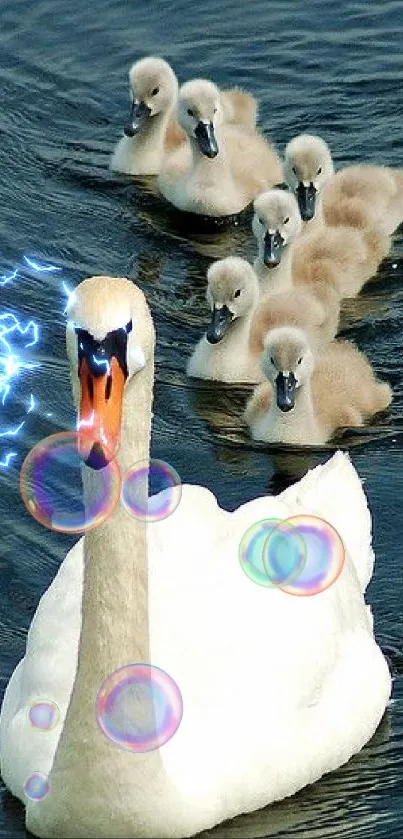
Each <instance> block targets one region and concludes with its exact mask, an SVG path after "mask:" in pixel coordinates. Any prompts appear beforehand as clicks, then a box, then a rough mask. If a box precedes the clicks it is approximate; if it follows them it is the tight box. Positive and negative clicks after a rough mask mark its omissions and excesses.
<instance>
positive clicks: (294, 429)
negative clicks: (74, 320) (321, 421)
mask: <svg viewBox="0 0 403 839" xmlns="http://www.w3.org/2000/svg"><path fill="white" fill-rule="evenodd" d="M273 390H274V393H275V387H274V388H273ZM267 419H268V424H269V427H270V429H271V435H272V436H271V439H272V440H273V442H274V441H275V442H282V443H297V444H298V443H299V444H300V445H304V444H310V443H313V442H315V441H316V437H317V433H318V429H317V423H316V418H315V412H314V406H313V400H312V389H311V382H310V380H308V381H307V382H305V384H304V385H303V386H302V387H299V388H297V389H296V391H295V405H294V408H293V409H292V410H291V411H288V412H286V411H281V410H280V408H279V407H278V406H277V402H276V398H275V396H274V397H273V399H272V402H271V405H270V408H269V412H268V418H267Z"/></svg>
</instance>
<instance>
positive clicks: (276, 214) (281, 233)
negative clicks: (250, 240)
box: [252, 189, 302, 268]
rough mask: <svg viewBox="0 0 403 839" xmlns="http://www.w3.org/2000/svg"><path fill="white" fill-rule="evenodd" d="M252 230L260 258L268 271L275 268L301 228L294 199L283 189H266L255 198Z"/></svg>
mask: <svg viewBox="0 0 403 839" xmlns="http://www.w3.org/2000/svg"><path fill="white" fill-rule="evenodd" d="M253 208H254V211H255V214H254V216H253V220H252V230H253V233H254V236H255V238H256V240H257V243H258V248H259V257H260V259H261V260H262V262H264V264H265V265H266V267H267V268H276V267H277V265H279V264H280V262H281V257H282V255H283V252H284V248H286V247H287V245H290V244H291V242H293V241H294V239H295V238H296V237H297V236H298V233H299V232H300V230H301V228H302V222H301V216H300V212H299V207H298V203H297V199H296V198H295V196H294V195H293V194H292V193H291V192H286V191H285V190H283V189H269V190H267V192H262V194H261V195H258V197H257V198H255V201H254V203H253Z"/></svg>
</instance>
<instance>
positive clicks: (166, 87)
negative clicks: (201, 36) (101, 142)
mask: <svg viewBox="0 0 403 839" xmlns="http://www.w3.org/2000/svg"><path fill="white" fill-rule="evenodd" d="M129 79H130V94H131V99H132V106H131V111H130V116H129V119H128V121H127V123H126V125H125V127H124V136H123V137H122V138H121V140H119V142H118V144H117V146H116V148H115V151H114V153H113V155H112V157H111V162H110V168H111V169H112V170H113V171H115V172H124V173H128V174H132V175H156V174H157V173H158V172H159V171H160V167H161V162H162V159H163V157H164V154H165V153H166V152H167V151H169V150H170V149H171V150H172V149H174V148H177V147H178V146H179V145H180V144H181V143H185V142H186V135H185V133H184V132H183V131H182V129H181V128H180V127H179V125H178V124H177V122H176V120H174V118H173V108H174V107H175V103H176V100H177V96H178V80H177V78H176V75H175V73H174V71H173V70H172V68H171V67H170V65H169V64H168V62H167V61H164V59H163V58H156V57H154V56H149V57H147V58H143V59H141V60H140V61H137V62H136V63H135V64H133V66H132V68H131V70H130V73H129Z"/></svg>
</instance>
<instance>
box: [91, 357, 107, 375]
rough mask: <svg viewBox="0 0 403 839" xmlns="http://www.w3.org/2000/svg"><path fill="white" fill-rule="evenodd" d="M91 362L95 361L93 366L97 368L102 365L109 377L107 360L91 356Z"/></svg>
mask: <svg viewBox="0 0 403 839" xmlns="http://www.w3.org/2000/svg"><path fill="white" fill-rule="evenodd" d="M92 360H93V361H95V364H96V365H97V366H98V367H102V365H103V364H104V365H105V371H106V372H107V374H108V376H109V375H110V372H111V368H110V364H109V361H108V359H107V358H97V357H96V356H95V355H93V356H92Z"/></svg>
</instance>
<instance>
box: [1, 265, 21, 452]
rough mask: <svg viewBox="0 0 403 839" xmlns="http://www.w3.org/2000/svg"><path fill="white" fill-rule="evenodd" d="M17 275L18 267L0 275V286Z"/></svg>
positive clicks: (9, 281)
mask: <svg viewBox="0 0 403 839" xmlns="http://www.w3.org/2000/svg"><path fill="white" fill-rule="evenodd" d="M17 276H18V268H16V269H15V271H13V273H12V274H9V275H8V276H7V275H6V274H3V276H2V277H0V286H3V285H7V283H11V282H12V281H13V280H15V278H16V277H17ZM0 465H1V464H0Z"/></svg>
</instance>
